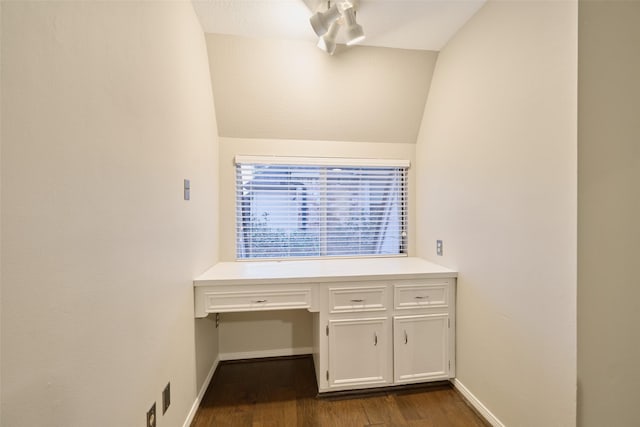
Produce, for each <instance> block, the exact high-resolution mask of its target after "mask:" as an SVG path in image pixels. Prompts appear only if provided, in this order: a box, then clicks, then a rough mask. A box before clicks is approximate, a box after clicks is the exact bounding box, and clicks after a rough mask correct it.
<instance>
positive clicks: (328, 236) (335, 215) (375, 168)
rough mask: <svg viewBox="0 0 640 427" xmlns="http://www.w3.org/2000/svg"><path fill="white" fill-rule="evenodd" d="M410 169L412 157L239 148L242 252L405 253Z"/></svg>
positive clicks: (283, 255) (238, 216) (238, 242)
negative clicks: (315, 155)
mask: <svg viewBox="0 0 640 427" xmlns="http://www.w3.org/2000/svg"><path fill="white" fill-rule="evenodd" d="M307 162H308V163H313V164H305V163H307ZM369 163H370V164H371V165H368V164H369ZM379 163H382V164H379ZM385 163H391V164H392V165H385ZM393 163H397V164H398V165H394V164H393ZM403 163H406V164H403ZM407 169H408V162H383V161H379V162H374V161H367V160H359V159H356V160H353V159H351V160H342V161H339V160H336V159H306V160H305V159H299V158H289V159H286V158H283V159H274V158H265V159H264V160H261V159H260V158H247V159H244V160H243V158H242V157H241V156H238V158H237V159H236V227H237V230H236V245H237V246H236V247H237V258H238V259H259V258H291V257H337V256H371V255H400V254H406V240H407V237H406V236H407V233H406V222H407V219H406V218H407Z"/></svg>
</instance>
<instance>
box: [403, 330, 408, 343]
mask: <svg viewBox="0 0 640 427" xmlns="http://www.w3.org/2000/svg"><path fill="white" fill-rule="evenodd" d="M408 342H409V336H408V335H407V331H404V343H405V344H407V343H408Z"/></svg>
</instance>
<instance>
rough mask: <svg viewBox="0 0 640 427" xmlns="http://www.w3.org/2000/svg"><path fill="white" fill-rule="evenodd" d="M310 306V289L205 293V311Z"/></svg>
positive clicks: (222, 311)
mask: <svg viewBox="0 0 640 427" xmlns="http://www.w3.org/2000/svg"><path fill="white" fill-rule="evenodd" d="M310 306H311V290H310V289H287V290H268V289H265V290H260V291H257V292H254V291H244V292H243V291H239V292H219V291H209V292H206V293H205V310H206V311H207V313H224V312H232V311H259V310H284V309H293V308H309V307H310Z"/></svg>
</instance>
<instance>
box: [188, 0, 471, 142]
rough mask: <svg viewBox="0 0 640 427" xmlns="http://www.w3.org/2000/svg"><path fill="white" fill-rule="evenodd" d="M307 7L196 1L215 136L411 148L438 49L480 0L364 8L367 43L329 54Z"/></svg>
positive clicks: (375, 3)
mask: <svg viewBox="0 0 640 427" xmlns="http://www.w3.org/2000/svg"><path fill="white" fill-rule="evenodd" d="M305 1H307V3H305V2H303V1H302V0H202V1H200V0H194V7H195V9H196V11H197V14H198V16H199V19H200V22H201V24H202V27H203V30H204V32H205V33H207V34H206V40H207V47H208V50H209V52H208V53H209V61H210V69H211V78H212V88H213V94H214V100H215V104H216V117H217V122H218V132H219V134H220V136H224V137H234V138H264V139H300V140H331V141H354V142H389V143H415V142H416V140H417V136H418V132H419V129H420V125H421V122H422V116H423V111H424V105H425V103H426V99H427V96H428V92H429V87H430V84H431V77H432V74H433V71H434V68H435V64H436V59H437V56H438V51H439V50H440V49H441V48H442V47H444V45H445V44H446V43H447V42H448V41H449V39H450V38H451V37H452V36H453V35H454V34H455V33H456V32H457V31H458V30H459V29H460V28H461V27H462V26H463V25H464V24H465V23H466V22H467V21H468V20H469V19H470V17H471V16H472V15H473V14H474V13H476V12H477V11H478V9H479V8H480V7H481V6H482V4H483V3H484V0H469V1H465V0H413V1H408V0H394V1H390V0H386V1H380V0H361V3H360V5H359V11H358V14H357V18H358V22H359V23H360V24H361V25H362V26H363V27H364V31H365V34H366V39H365V41H364V42H363V43H362V45H361V46H351V47H346V46H341V45H339V46H338V49H337V50H336V53H335V55H333V56H329V55H327V54H326V53H324V52H322V51H321V50H320V49H318V48H316V46H315V44H316V41H317V37H316V36H315V34H314V32H313V30H312V29H311V26H310V25H309V17H310V16H311V14H312V10H314V9H315V7H316V6H317V4H316V5H314V4H310V2H312V1H313V2H316V3H317V0H305ZM338 41H340V40H338Z"/></svg>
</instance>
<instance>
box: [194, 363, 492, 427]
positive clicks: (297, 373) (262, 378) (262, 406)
mask: <svg viewBox="0 0 640 427" xmlns="http://www.w3.org/2000/svg"><path fill="white" fill-rule="evenodd" d="M214 426H215V427H218V426H234V427H235V426H252V427H266V426H305V427H306V426H326V427H339V426H345V427H361V426H362V427H364V426H424V427H449V426H451V427H454V426H455V427H487V426H489V424H487V423H486V422H485V421H484V420H483V419H481V418H480V417H479V416H478V415H476V413H475V412H474V411H473V410H472V409H471V407H470V406H468V405H467V404H466V402H465V401H464V400H463V398H462V397H461V396H460V395H459V394H458V392H457V391H455V390H454V389H453V387H452V386H451V385H449V384H448V383H445V384H440V385H438V386H433V387H428V386H427V387H420V388H408V389H389V388H387V389H384V390H382V391H376V392H371V393H367V394H360V395H332V396H330V397H318V396H317V386H316V380H315V373H314V368H313V359H312V358H311V357H310V356H301V357H287V358H272V359H254V360H247V361H234V362H222V363H220V365H219V366H218V368H217V370H216V373H215V374H214V376H213V379H212V381H211V384H210V385H209V389H208V390H207V392H206V393H205V396H204V398H203V401H202V404H201V405H200V408H199V409H198V412H197V413H196V416H195V418H194V420H193V422H192V424H191V427H214Z"/></svg>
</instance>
